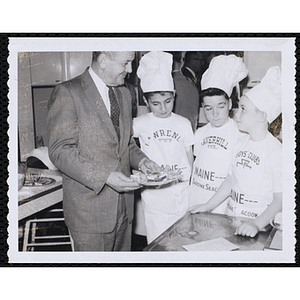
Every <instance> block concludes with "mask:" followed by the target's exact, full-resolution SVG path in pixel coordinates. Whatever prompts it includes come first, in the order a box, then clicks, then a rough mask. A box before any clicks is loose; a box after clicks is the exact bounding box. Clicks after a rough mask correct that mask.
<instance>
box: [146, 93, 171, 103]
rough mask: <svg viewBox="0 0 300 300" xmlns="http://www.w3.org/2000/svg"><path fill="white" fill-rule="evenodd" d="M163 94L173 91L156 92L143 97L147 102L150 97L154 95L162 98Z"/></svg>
mask: <svg viewBox="0 0 300 300" xmlns="http://www.w3.org/2000/svg"><path fill="white" fill-rule="evenodd" d="M165 93H172V94H173V91H156V92H148V93H144V97H145V98H146V100H147V101H148V100H149V99H150V98H151V97H153V96H154V95H156V94H159V95H161V96H164V95H165Z"/></svg>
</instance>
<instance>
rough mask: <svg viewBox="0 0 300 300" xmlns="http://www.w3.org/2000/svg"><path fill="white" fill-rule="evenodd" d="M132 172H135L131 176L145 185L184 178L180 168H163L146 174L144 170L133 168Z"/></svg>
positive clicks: (162, 183) (165, 182)
mask: <svg viewBox="0 0 300 300" xmlns="http://www.w3.org/2000/svg"><path fill="white" fill-rule="evenodd" d="M132 173H133V174H132V175H131V176H130V178H132V179H133V180H134V181H136V182H137V183H139V184H142V185H145V186H159V185H165V184H168V183H171V182H173V181H176V180H180V179H181V178H182V175H181V171H180V170H176V171H172V170H163V171H160V172H152V173H149V174H144V173H143V172H140V171H135V170H133V172H132Z"/></svg>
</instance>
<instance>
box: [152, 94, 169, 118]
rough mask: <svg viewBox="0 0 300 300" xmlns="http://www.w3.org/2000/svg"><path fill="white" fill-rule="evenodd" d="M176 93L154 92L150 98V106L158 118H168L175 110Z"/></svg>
mask: <svg viewBox="0 0 300 300" xmlns="http://www.w3.org/2000/svg"><path fill="white" fill-rule="evenodd" d="M173 105H174V95H173V93H171V92H166V93H164V94H163V95H161V94H158V93H157V94H154V95H152V96H151V97H150V98H149V99H148V106H149V108H150V110H151V111H152V112H153V114H154V115H155V116H156V117H158V118H168V117H169V116H170V115H171V113H172V110H173Z"/></svg>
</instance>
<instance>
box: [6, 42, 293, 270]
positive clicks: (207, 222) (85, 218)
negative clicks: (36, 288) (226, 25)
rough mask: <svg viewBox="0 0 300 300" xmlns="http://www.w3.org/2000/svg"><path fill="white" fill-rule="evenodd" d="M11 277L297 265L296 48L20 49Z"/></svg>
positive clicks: (122, 45)
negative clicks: (72, 268) (74, 267)
mask: <svg viewBox="0 0 300 300" xmlns="http://www.w3.org/2000/svg"><path fill="white" fill-rule="evenodd" d="M8 49H9V57H8V62H9V81H8V86H9V94H8V98H9V106H8V109H9V118H8V122H9V126H10V127H9V131H8V135H9V143H8V146H9V154H8V158H9V178H8V184H9V191H8V197H9V203H8V207H9V215H8V220H9V227H8V232H9V237H8V244H9V251H8V257H9V262H10V263H22V264H26V263H54V264H55V263H122V264H126V263H129V264H130V263H131V264H135V263H137V264H138V263H154V264H155V263H164V264H168V263H171V264H176V263H201V264H205V263H231V264H235V263H293V262H294V261H295V243H296V240H295V220H296V217H295V191H294V186H295V177H294V176H295V175H294V173H295V129H294V128H295V121H296V120H295V105H294V103H295V97H296V96H295V86H296V81H295V73H296V69H295V64H296V60H295V56H294V55H295V38H283V37H281V38H274V37H273V38H272V37H261V38H254V37H252V38H246V37H235V38H221V37H215V38H213V37H209V38H201V37H195V38H191V37H186V38H184V37H180V38H175V37H171V38H167V37H164V38H146V37H145V38H142V37H139V38H138V37H137V38H126V37H123V38H113V37H110V38H100V37H99V38H58V37H55V38H38V37H36V38H30V37H26V38H20V37H19V38H17V37H16V38H10V39H9V47H8Z"/></svg>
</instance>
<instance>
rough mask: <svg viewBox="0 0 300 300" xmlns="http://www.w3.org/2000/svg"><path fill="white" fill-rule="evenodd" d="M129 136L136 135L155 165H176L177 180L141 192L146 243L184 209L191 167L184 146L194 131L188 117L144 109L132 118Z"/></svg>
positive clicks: (188, 142)
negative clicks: (160, 114) (180, 177)
mask: <svg viewBox="0 0 300 300" xmlns="http://www.w3.org/2000/svg"><path fill="white" fill-rule="evenodd" d="M133 132H134V134H133V136H134V137H136V138H139V141H140V145H141V149H142V151H143V152H144V153H145V154H146V155H147V156H148V157H149V158H150V159H151V160H153V161H155V162H156V163H157V164H158V165H159V166H161V165H163V166H166V165H169V166H170V167H171V168H172V169H174V170H178V169H180V170H181V171H182V174H183V180H182V182H180V183H174V184H171V185H166V186H161V187H160V188H145V189H143V190H142V192H141V198H142V203H143V209H144V214H145V225H146V231H147V240H148V243H150V242H151V241H152V240H153V239H155V238H156V237H157V236H158V235H159V234H161V233H162V232H163V231H165V230H166V229H167V228H168V227H169V226H171V225H172V224H173V223H174V222H175V221H177V220H178V219H179V218H180V217H181V216H182V215H184V214H185V212H186V211H187V209H188V207H189V206H188V194H187V192H188V186H189V180H190V175H191V168H190V164H189V162H188V158H187V155H186V150H185V148H186V147H189V146H192V145H193V144H194V134H193V131H192V127H191V123H190V121H189V120H188V119H186V118H184V117H181V116H179V115H177V114H174V113H172V114H171V116H170V117H168V118H157V117H155V116H154V115H153V113H148V114H145V115H142V116H140V117H137V118H135V119H134V120H133Z"/></svg>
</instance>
